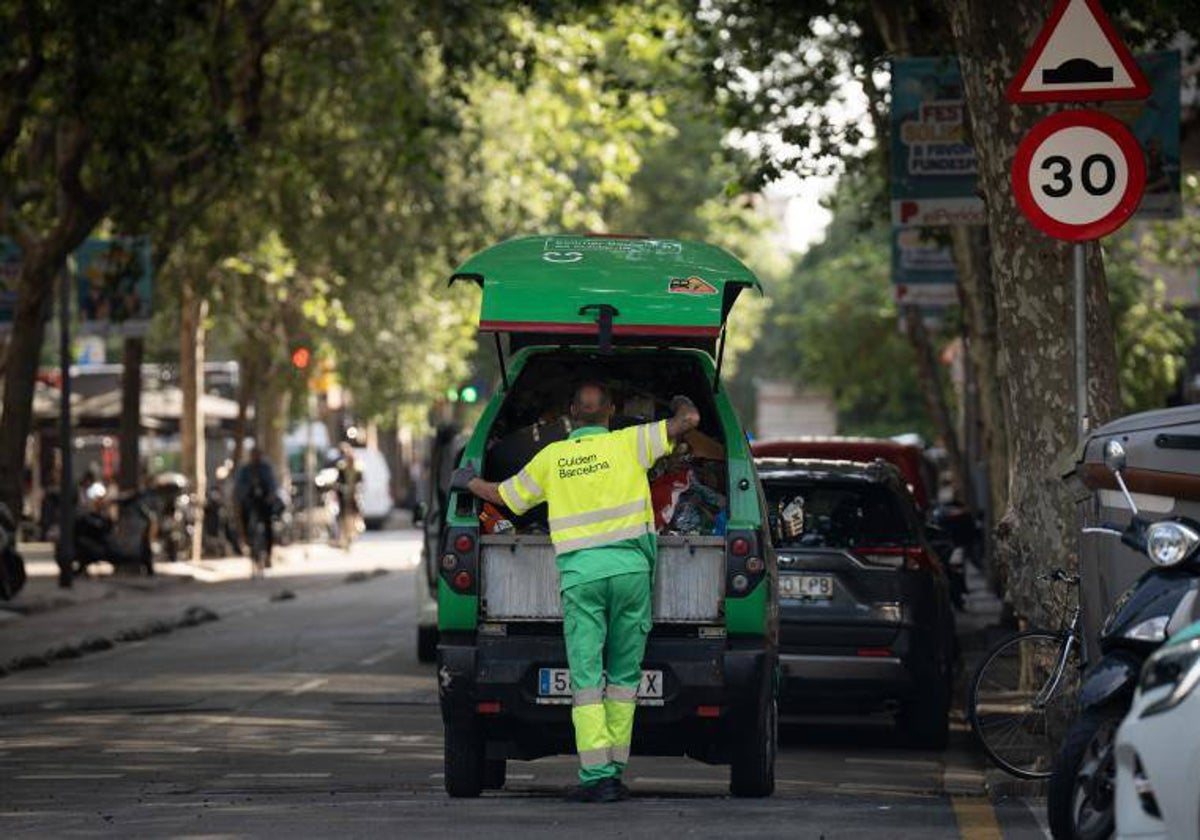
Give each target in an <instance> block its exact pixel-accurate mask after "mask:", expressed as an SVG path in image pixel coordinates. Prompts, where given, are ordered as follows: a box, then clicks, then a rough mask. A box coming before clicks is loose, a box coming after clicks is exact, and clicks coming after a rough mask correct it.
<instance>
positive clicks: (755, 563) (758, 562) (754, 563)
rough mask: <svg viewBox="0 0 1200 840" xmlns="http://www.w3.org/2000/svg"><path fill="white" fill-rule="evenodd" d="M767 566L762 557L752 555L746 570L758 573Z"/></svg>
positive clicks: (754, 573)
mask: <svg viewBox="0 0 1200 840" xmlns="http://www.w3.org/2000/svg"><path fill="white" fill-rule="evenodd" d="M766 567H767V566H766V564H765V563H763V561H762V558H761V557H751V558H749V559H748V560H747V561H746V571H747V572H749V573H750V574H752V575H756V574H758V573H759V572H761V571H762V570H763V569H765V568H766Z"/></svg>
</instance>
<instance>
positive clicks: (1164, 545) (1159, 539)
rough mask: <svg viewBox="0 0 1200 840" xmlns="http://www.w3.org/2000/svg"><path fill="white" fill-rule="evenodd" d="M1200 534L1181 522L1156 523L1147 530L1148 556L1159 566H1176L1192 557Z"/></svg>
mask: <svg viewBox="0 0 1200 840" xmlns="http://www.w3.org/2000/svg"><path fill="white" fill-rule="evenodd" d="M1198 544H1200V534H1197V533H1196V532H1195V531H1193V530H1192V529H1191V528H1189V527H1188V526H1186V525H1183V524H1181V523H1179V522H1171V521H1164V522H1155V523H1154V524H1153V525H1151V526H1150V527H1149V528H1147V529H1146V554H1147V556H1149V558H1150V560H1151V561H1152V562H1153V563H1155V564H1156V565H1159V566H1174V565H1175V564H1177V563H1182V562H1183V561H1184V560H1186V559H1187V558H1188V557H1190V556H1191V554H1192V551H1193V550H1194V549H1195V548H1196V546H1197V545H1198Z"/></svg>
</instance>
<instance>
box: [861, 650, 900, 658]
mask: <svg viewBox="0 0 1200 840" xmlns="http://www.w3.org/2000/svg"><path fill="white" fill-rule="evenodd" d="M858 655H859V656H866V657H880V656H891V655H892V649H891V648H859V649H858Z"/></svg>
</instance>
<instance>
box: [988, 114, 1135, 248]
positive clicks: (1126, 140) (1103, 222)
mask: <svg viewBox="0 0 1200 840" xmlns="http://www.w3.org/2000/svg"><path fill="white" fill-rule="evenodd" d="M1012 181H1013V193H1014V195H1015V196H1016V199H1017V204H1018V206H1020V208H1021V211H1022V212H1023V213H1024V214H1025V215H1026V216H1027V217H1029V221H1031V222H1032V223H1033V225H1034V227H1036V228H1037V229H1038V230H1040V231H1042V232H1043V233H1046V234H1049V235H1050V236H1053V237H1055V238H1056V239H1066V240H1070V241H1072V242H1078V241H1083V240H1088V239H1097V238H1099V237H1101V236H1105V235H1106V234H1109V233H1112V232H1113V231H1114V230H1116V229H1117V228H1119V227H1120V226H1121V225H1123V224H1125V222H1126V221H1127V220H1128V219H1129V217H1130V216H1132V215H1133V213H1134V211H1135V210H1137V208H1138V204H1139V203H1141V200H1142V190H1143V189H1144V188H1145V186H1146V162H1145V159H1144V157H1143V155H1142V149H1141V146H1139V145H1138V142H1137V140H1136V139H1135V138H1134V136H1133V134H1132V133H1130V131H1129V129H1128V128H1126V127H1125V125H1124V124H1123V123H1122V122H1121V121H1120V120H1117V119H1115V118H1114V117H1110V116H1109V115H1107V114H1104V113H1101V112H1099V111H1062V112H1059V113H1057V114H1053V115H1051V116H1049V117H1046V118H1045V119H1044V120H1042V121H1041V122H1039V123H1038V124H1037V125H1035V126H1034V127H1033V128H1032V129H1031V130H1030V132H1029V133H1028V134H1027V135H1025V139H1024V140H1022V141H1021V145H1020V146H1018V147H1017V154H1016V157H1015V158H1014V159H1013V176H1012Z"/></svg>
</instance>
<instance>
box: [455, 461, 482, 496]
mask: <svg viewBox="0 0 1200 840" xmlns="http://www.w3.org/2000/svg"><path fill="white" fill-rule="evenodd" d="M472 478H479V473H478V472H476V471H475V467H474V466H472V465H471V464H467V465H466V466H465V467H459V468H458V469H456V470H455V471H454V472H453V474H451V476H450V489H451V490H467V489H469V488H468V487H467V485H468V484H470V483H471V479H472Z"/></svg>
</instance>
